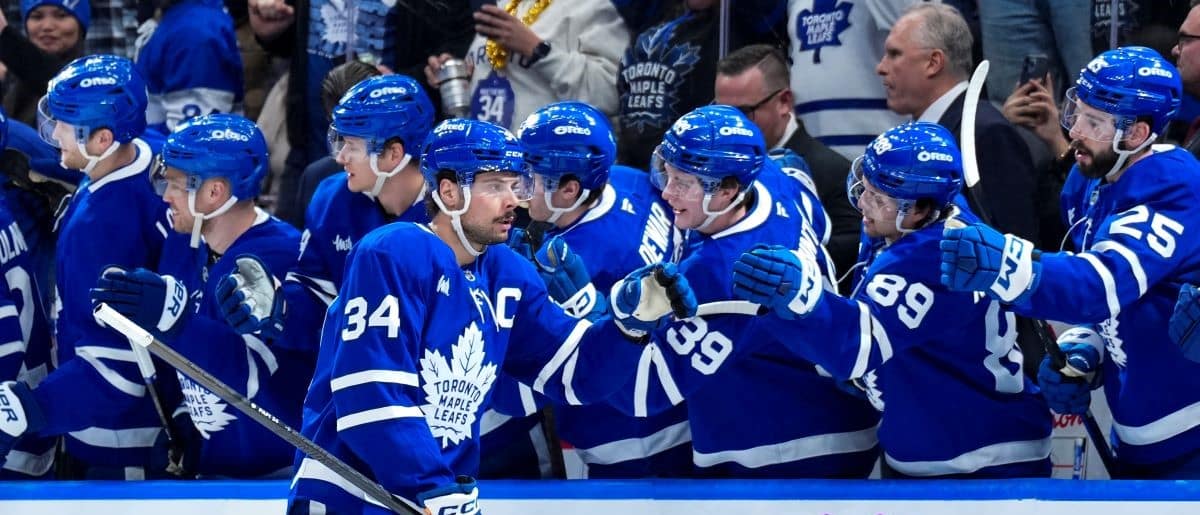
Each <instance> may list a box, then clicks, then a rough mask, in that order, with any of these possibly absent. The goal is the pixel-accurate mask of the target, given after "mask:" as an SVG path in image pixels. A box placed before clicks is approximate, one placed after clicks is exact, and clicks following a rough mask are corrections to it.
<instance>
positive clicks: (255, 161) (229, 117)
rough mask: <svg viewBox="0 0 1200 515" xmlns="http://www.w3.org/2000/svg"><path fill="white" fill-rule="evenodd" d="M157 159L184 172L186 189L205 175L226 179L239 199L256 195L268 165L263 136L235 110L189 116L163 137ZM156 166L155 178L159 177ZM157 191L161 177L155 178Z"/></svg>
mask: <svg viewBox="0 0 1200 515" xmlns="http://www.w3.org/2000/svg"><path fill="white" fill-rule="evenodd" d="M159 159H160V161H161V164H162V165H163V166H168V167H171V168H176V169H178V170H179V171H181V172H183V173H184V174H186V175H187V176H188V189H189V190H195V189H196V188H198V187H199V186H200V184H201V183H203V182H204V181H205V180H207V179H213V178H221V179H225V180H227V181H229V186H230V191H231V193H232V194H233V196H234V197H236V198H237V199H239V200H250V199H253V198H254V197H257V196H258V194H259V191H260V190H261V189H262V182H263V178H264V177H266V175H267V169H268V167H269V165H270V163H269V161H268V157H267V140H266V138H264V137H263V134H262V131H260V130H259V129H258V126H257V125H255V124H254V122H252V121H250V120H247V119H246V118H243V117H241V116H238V115H236V114H222V113H217V114H210V115H205V116H200V117H196V118H192V119H190V120H188V121H186V122H184V123H183V124H181V125H180V126H179V127H178V128H176V129H175V132H173V133H171V135H170V136H168V137H167V141H166V143H164V144H163V147H162V151H161V152H160V153H159ZM160 172H161V170H156V173H155V176H156V178H159V177H161V173H160ZM155 186H156V187H158V188H159V192H158V193H159V195H161V194H162V193H163V186H165V185H164V184H163V183H162V182H161V181H156V184H155Z"/></svg>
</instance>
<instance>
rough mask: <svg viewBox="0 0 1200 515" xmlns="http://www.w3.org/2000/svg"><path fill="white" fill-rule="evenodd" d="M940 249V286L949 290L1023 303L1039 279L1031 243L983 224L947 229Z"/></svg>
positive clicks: (1039, 274) (1040, 267)
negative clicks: (972, 292) (984, 294)
mask: <svg viewBox="0 0 1200 515" xmlns="http://www.w3.org/2000/svg"><path fill="white" fill-rule="evenodd" d="M940 246H941V249H942V266H941V271H942V284H943V285H945V286H946V287H947V288H950V289H951V290H957V291H982V292H985V293H987V295H988V296H989V297H991V298H993V299H996V300H999V301H1000V302H1004V303H1006V304H1013V303H1019V302H1021V301H1023V300H1025V298H1027V297H1028V296H1029V294H1030V293H1032V292H1033V290H1034V289H1036V288H1037V286H1038V282H1039V281H1040V280H1041V278H1042V264H1041V263H1040V262H1039V261H1035V260H1034V252H1035V251H1034V247H1033V244H1032V243H1030V242H1028V241H1025V240H1023V239H1021V238H1018V237H1016V236H1013V235H1011V234H1000V233H999V232H997V231H996V230H995V229H992V228H991V227H988V226H986V225H983V224H973V225H968V226H966V227H962V228H950V227H947V228H946V230H945V231H944V232H943V233H942V242H941V244H940Z"/></svg>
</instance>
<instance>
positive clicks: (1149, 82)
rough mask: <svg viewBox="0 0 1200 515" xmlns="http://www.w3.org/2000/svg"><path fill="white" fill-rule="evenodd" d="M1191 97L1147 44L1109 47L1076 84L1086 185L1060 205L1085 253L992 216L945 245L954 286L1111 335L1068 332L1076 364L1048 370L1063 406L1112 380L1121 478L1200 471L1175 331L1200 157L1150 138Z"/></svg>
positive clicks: (947, 277) (1199, 446)
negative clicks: (1002, 229)
mask: <svg viewBox="0 0 1200 515" xmlns="http://www.w3.org/2000/svg"><path fill="white" fill-rule="evenodd" d="M1182 95H1183V86H1182V82H1181V80H1180V76H1179V71H1178V70H1176V69H1175V67H1174V66H1173V65H1171V63H1169V62H1167V61H1166V60H1165V59H1163V58H1162V56H1160V55H1158V53H1157V52H1155V51H1153V50H1151V49H1149V48H1145V47H1122V48H1118V49H1115V50H1110V51H1107V52H1104V53H1102V54H1100V55H1098V56H1097V57H1096V58H1094V59H1092V61H1091V62H1089V63H1088V64H1087V66H1086V67H1085V68H1084V69H1083V70H1082V71H1081V72H1080V74H1079V80H1077V81H1076V82H1075V86H1074V87H1073V88H1071V89H1069V90H1068V91H1067V97H1066V99H1065V100H1064V101H1063V108H1062V110H1061V111H1062V125H1063V127H1064V128H1066V129H1067V130H1069V131H1070V133H1069V137H1070V139H1071V148H1072V150H1074V152H1075V166H1074V167H1073V168H1072V169H1071V178H1069V179H1068V184H1071V183H1072V182H1074V183H1075V184H1078V185H1081V187H1078V188H1072V189H1071V190H1070V192H1069V193H1070V194H1069V195H1067V196H1065V197H1064V198H1063V202H1062V205H1063V208H1064V210H1065V211H1066V212H1065V214H1066V217H1065V218H1066V219H1068V220H1069V221H1071V222H1072V224H1073V225H1072V231H1071V232H1070V234H1069V236H1070V237H1071V240H1072V242H1073V243H1074V244H1075V248H1076V249H1077V253H1074V254H1072V253H1069V252H1056V253H1048V252H1043V253H1041V254H1040V255H1039V254H1038V253H1036V252H1035V251H1034V248H1033V245H1032V244H1031V243H1030V242H1028V241H1024V240H1022V239H1020V238H1017V237H1015V236H1013V235H1011V234H1000V233H999V232H997V231H995V230H992V229H991V228H988V227H986V226H982V225H973V226H970V227H966V228H962V229H955V230H949V231H947V232H946V235H945V240H944V241H943V242H942V282H943V283H945V284H946V285H948V286H950V287H951V288H953V289H957V290H966V291H971V290H974V291H982V292H984V293H986V294H987V295H988V296H989V297H991V298H995V299H999V300H1000V301H1002V302H1006V303H1010V304H1011V305H1012V306H1013V309H1014V310H1016V311H1017V312H1018V313H1021V314H1026V315H1029V316H1034V317H1043V318H1047V319H1051V320H1061V321H1064V322H1068V323H1072V324H1079V325H1083V326H1086V329H1088V330H1089V331H1093V332H1094V333H1095V334H1097V335H1098V336H1099V337H1098V338H1075V339H1072V340H1070V341H1060V342H1059V343H1060V345H1059V346H1060V348H1061V349H1063V351H1064V352H1065V353H1066V357H1067V360H1066V361H1067V364H1069V365H1071V366H1068V367H1063V366H1062V364H1059V363H1051V361H1050V360H1049V359H1047V360H1045V361H1043V362H1042V366H1041V368H1040V370H1039V371H1038V379H1039V381H1040V382H1041V385H1042V389H1043V390H1044V391H1045V394H1046V399H1047V400H1048V401H1050V406H1051V407H1052V408H1054V410H1055V411H1058V412H1060V413H1083V412H1084V411H1085V410H1086V409H1087V407H1088V405H1089V404H1090V401H1091V395H1090V394H1091V392H1090V390H1091V388H1094V387H1097V386H1099V385H1100V384H1103V386H1104V395H1105V397H1106V399H1107V400H1108V406H1109V408H1111V410H1112V415H1113V437H1115V441H1114V445H1113V447H1114V448H1115V451H1116V459H1117V465H1118V470H1116V471H1109V472H1110V474H1113V475H1114V477H1127V478H1196V477H1200V424H1198V423H1197V420H1200V419H1198V418H1197V416H1196V412H1197V410H1200V363H1197V362H1195V361H1191V360H1189V359H1187V358H1186V356H1185V355H1184V354H1183V352H1182V350H1181V349H1180V347H1179V346H1178V345H1176V344H1175V343H1174V342H1172V340H1171V338H1170V336H1169V332H1168V329H1169V323H1168V321H1169V318H1170V316H1171V308H1172V306H1174V305H1175V302H1176V296H1177V295H1178V292H1179V289H1180V285H1181V284H1182V283H1195V282H1196V281H1197V280H1198V279H1200V240H1197V239H1196V238H1193V237H1190V236H1187V234H1186V233H1187V231H1188V227H1194V226H1196V225H1197V224H1200V211H1197V210H1196V206H1197V204H1198V203H1200V163H1197V162H1196V159H1195V158H1193V157H1192V155H1191V154H1189V153H1188V152H1187V151H1185V150H1183V149H1179V148H1175V147H1170V146H1152V144H1153V143H1154V141H1155V139H1157V137H1158V135H1159V134H1161V133H1162V131H1163V130H1164V128H1165V127H1166V125H1167V122H1168V121H1170V120H1171V118H1172V117H1173V115H1174V114H1175V113H1176V112H1177V111H1178V109H1179V105H1180V98H1181V97H1182ZM1078 376H1085V377H1084V379H1085V380H1084V381H1079V380H1072V377H1078Z"/></svg>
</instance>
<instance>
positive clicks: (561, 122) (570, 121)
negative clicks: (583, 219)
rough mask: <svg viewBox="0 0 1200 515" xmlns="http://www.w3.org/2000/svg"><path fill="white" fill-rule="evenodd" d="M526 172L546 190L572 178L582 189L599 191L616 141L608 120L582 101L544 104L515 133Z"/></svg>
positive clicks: (614, 152) (606, 175) (602, 185)
mask: <svg viewBox="0 0 1200 515" xmlns="http://www.w3.org/2000/svg"><path fill="white" fill-rule="evenodd" d="M517 134H518V138H519V139H520V140H521V143H522V144H523V145H524V147H525V161H526V162H527V163H528V164H529V167H530V170H531V171H532V172H533V173H535V174H538V175H540V176H541V177H542V179H543V180H545V181H546V191H554V190H555V189H557V185H558V181H559V180H560V179H562V178H563V177H564V176H566V175H573V176H575V178H577V179H578V180H579V184H580V185H581V186H582V187H583V189H586V190H595V189H597V188H602V187H604V185H605V184H606V183H607V182H608V172H609V168H611V167H612V165H613V163H614V162H615V161H616V155H617V140H616V138H615V137H614V136H613V131H612V126H611V125H609V123H608V117H607V116H605V115H604V113H601V112H600V111H599V110H598V109H596V108H595V107H592V106H590V105H588V104H585V103H583V102H575V101H566V102H555V103H553V104H550V105H547V106H545V107H543V108H541V109H538V110H537V111H534V113H533V114H531V115H529V118H526V119H525V122H524V123H522V124H521V128H520V129H519V130H518V132H517Z"/></svg>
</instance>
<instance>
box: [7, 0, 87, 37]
mask: <svg viewBox="0 0 1200 515" xmlns="http://www.w3.org/2000/svg"><path fill="white" fill-rule="evenodd" d="M43 5H53V6H54V7H58V8H59V9H62V10H64V11H67V12H68V13H71V15H72V16H74V17H75V19H76V20H78V21H79V29H80V30H81V31H82V32H83V33H84V34H86V33H87V30H88V24H90V23H91V22H92V6H91V4H89V0H21V21H22V22H28V21H29V13H31V12H33V10H34V9H37V8H38V7H41V6H43Z"/></svg>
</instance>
